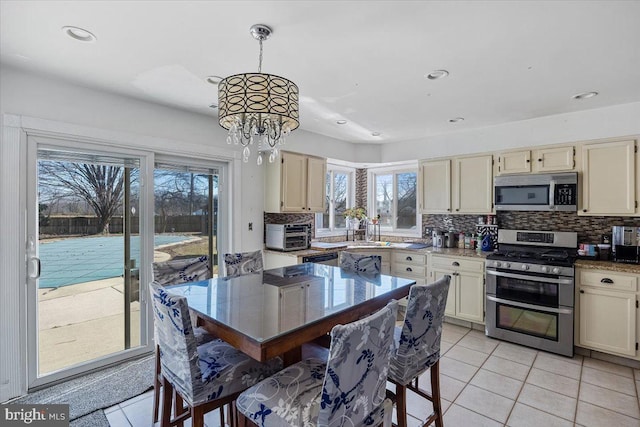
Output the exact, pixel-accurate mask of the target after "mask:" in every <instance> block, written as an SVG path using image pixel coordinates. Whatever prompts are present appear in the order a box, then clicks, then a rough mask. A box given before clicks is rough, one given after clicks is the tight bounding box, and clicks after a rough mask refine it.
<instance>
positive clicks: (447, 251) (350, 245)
mask: <svg viewBox="0 0 640 427" xmlns="http://www.w3.org/2000/svg"><path fill="white" fill-rule="evenodd" d="M344 244H345V246H346V247H347V249H366V250H369V249H371V250H388V249H399V250H403V251H411V252H416V253H420V254H424V255H426V254H438V255H448V256H463V257H470V258H480V259H485V258H486V257H487V255H489V254H490V253H491V252H477V251H474V250H471V249H459V248H434V247H427V248H423V249H411V248H408V247H407V246H408V245H409V244H407V243H390V244H388V245H385V244H375V243H363V244H358V242H344ZM341 250H344V249H328V250H316V249H304V250H301V251H290V252H282V251H277V250H272V249H265V252H272V253H277V254H280V255H287V256H291V257H303V256H310V255H322V254H327V253H331V252H339V251H341Z"/></svg>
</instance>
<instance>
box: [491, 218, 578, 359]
mask: <svg viewBox="0 0 640 427" xmlns="http://www.w3.org/2000/svg"><path fill="white" fill-rule="evenodd" d="M577 247H578V236H577V233H567V232H554V231H529V230H499V231H498V252H495V253H493V254H491V255H489V256H487V264H486V287H487V301H486V327H485V330H486V334H487V335H488V336H490V337H494V338H499V339H503V340H505V341H511V342H515V343H518V344H522V345H526V346H529V347H533V348H536V349H539V350H546V351H549V352H552V353H558V354H562V355H564V356H573V307H574V268H573V262H574V261H575V258H576V255H577Z"/></svg>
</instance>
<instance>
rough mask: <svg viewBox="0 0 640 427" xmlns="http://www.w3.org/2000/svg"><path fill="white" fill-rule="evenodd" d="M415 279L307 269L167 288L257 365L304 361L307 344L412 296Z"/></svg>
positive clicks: (319, 266)
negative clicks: (270, 361) (279, 360)
mask: <svg viewBox="0 0 640 427" xmlns="http://www.w3.org/2000/svg"><path fill="white" fill-rule="evenodd" d="M413 284H415V281H414V280H411V279H405V278H400V277H393V276H388V275H384V274H376V275H365V274H358V273H353V272H349V271H346V270H343V269H341V268H340V267H334V266H330V265H325V264H314V263H305V264H297V265H293V266H289V267H281V268H276V269H271V270H265V271H263V272H260V273H253V274H247V275H243V276H238V277H232V278H226V277H218V278H213V279H209V280H204V281H200V282H191V283H183V284H179V285H172V286H168V287H167V288H166V289H167V291H168V292H169V293H172V294H176V295H181V296H184V297H186V299H187V302H188V304H189V308H190V309H191V310H192V312H193V313H194V314H195V315H196V316H197V318H198V325H199V326H202V327H204V328H205V329H206V330H207V331H208V332H209V333H211V334H212V335H214V336H217V337H219V338H221V339H223V340H224V341H226V342H228V343H229V344H231V345H233V346H234V347H236V348H237V349H239V350H241V351H242V352H244V353H245V354H247V355H249V356H251V357H252V358H254V359H255V360H258V361H266V360H268V359H271V358H272V357H275V356H281V357H283V360H284V363H285V365H290V364H292V363H295V362H297V361H299V360H300V359H301V355H302V351H301V348H302V345H303V344H305V343H308V342H311V341H313V340H315V339H317V338H322V337H324V336H326V334H327V333H328V332H329V331H331V328H333V327H334V326H335V325H337V324H345V323H349V322H353V321H355V320H358V319H360V318H362V317H364V316H366V315H369V314H371V313H373V312H375V311H377V310H379V309H380V308H382V307H384V306H385V305H386V304H387V303H388V302H389V301H391V300H392V299H396V300H398V299H401V298H403V297H405V296H407V295H408V294H409V288H410V287H411V285H413Z"/></svg>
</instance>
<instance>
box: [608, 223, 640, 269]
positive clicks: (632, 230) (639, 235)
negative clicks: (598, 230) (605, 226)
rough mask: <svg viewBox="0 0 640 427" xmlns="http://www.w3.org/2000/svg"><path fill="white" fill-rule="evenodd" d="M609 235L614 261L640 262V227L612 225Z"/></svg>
mask: <svg viewBox="0 0 640 427" xmlns="http://www.w3.org/2000/svg"><path fill="white" fill-rule="evenodd" d="M611 237H612V238H611V248H612V249H613V250H612V253H613V260H614V261H616V262H624V263H628V264H640V227H626V226H614V227H613V230H612V236H611Z"/></svg>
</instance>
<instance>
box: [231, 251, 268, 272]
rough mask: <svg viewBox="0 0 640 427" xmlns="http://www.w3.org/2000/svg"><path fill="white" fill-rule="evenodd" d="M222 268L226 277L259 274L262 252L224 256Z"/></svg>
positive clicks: (261, 266)
mask: <svg viewBox="0 0 640 427" xmlns="http://www.w3.org/2000/svg"><path fill="white" fill-rule="evenodd" d="M224 267H225V270H226V273H227V277H237V276H242V275H243V274H249V273H257V272H260V271H262V270H263V264H262V251H261V250H258V251H255V252H239V253H234V254H224Z"/></svg>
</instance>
